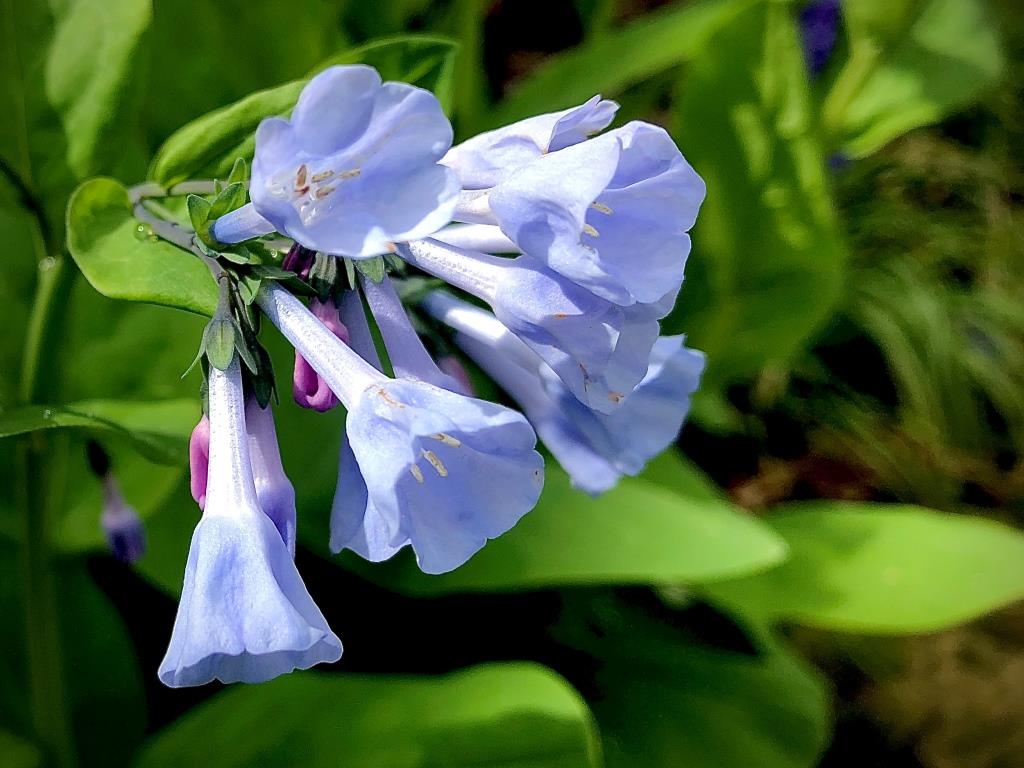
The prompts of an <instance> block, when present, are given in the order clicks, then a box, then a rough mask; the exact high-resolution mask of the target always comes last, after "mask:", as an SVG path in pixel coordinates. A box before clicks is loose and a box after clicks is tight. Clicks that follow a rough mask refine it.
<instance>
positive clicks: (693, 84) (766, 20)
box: [667, 0, 845, 391]
mask: <svg viewBox="0 0 1024 768" xmlns="http://www.w3.org/2000/svg"><path fill="white" fill-rule="evenodd" d="M790 11H791V9H790V8H789V7H788V5H787V4H785V3H778V2H773V1H772V0H765V2H759V3H757V4H755V5H754V6H753V7H751V8H749V9H748V10H746V11H744V12H743V13H742V14H741V15H739V16H738V17H737V18H736V19H735V20H734V21H733V22H732V23H731V24H729V25H727V26H725V27H723V28H721V29H720V30H718V31H717V32H716V33H715V35H713V36H712V38H711V40H710V41H709V44H708V49H709V51H712V52H722V51H728V55H714V54H709V55H708V56H704V57H702V58H699V59H697V60H696V61H694V63H693V65H692V66H691V67H690V69H689V72H688V75H687V77H686V79H685V80H684V81H683V83H682V91H681V95H680V99H679V115H680V130H679V138H678V141H679V145H680V147H681V148H682V150H683V152H684V153H685V154H686V156H687V157H688V158H689V159H690V161H691V162H692V163H693V165H694V167H695V168H696V169H697V171H698V172H699V173H700V174H701V176H703V177H704V180H705V181H706V182H707V186H708V196H707V200H706V201H705V203H704V206H703V209H702V210H701V213H700V216H699V218H698V220H697V226H696V227H695V228H694V232H693V238H694V243H695V247H694V255H693V257H692V258H691V259H690V261H689V263H688V264H687V276H686V283H685V285H684V286H683V295H682V297H681V298H680V300H679V303H678V304H677V308H676V312H675V313H674V314H673V315H672V316H671V317H670V319H669V320H668V321H667V326H668V329H669V330H671V331H677V330H679V329H685V330H686V331H687V332H688V334H689V336H688V339H687V343H688V344H691V345H692V346H693V347H695V348H696V349H701V350H703V351H704V352H706V353H707V356H708V369H707V372H706V373H705V375H704V382H703V388H704V389H706V390H708V391H715V390H719V389H721V388H723V387H724V386H725V385H727V384H728V383H730V382H732V381H735V380H737V379H743V378H748V377H751V376H754V375H756V374H757V373H759V372H760V371H761V370H762V369H763V368H765V367H766V366H769V365H779V364H785V363H786V362H787V361H788V359H789V358H790V357H792V356H793V355H794V354H796V353H797V352H799V351H800V350H801V349H802V348H803V346H804V344H805V343H806V341H807V339H808V338H809V337H810V336H811V334H813V333H814V332H815V331H816V330H817V329H818V328H819V327H820V326H821V324H822V323H823V322H824V321H825V320H826V319H827V318H828V317H830V316H831V313H832V310H833V306H834V304H835V302H836V300H837V299H838V297H839V293H840V287H841V281H842V276H843V266H844V260H845V255H844V248H843V245H842V242H841V239H840V236H839V232H838V228H837V223H836V220H835V215H834V212H833V205H832V196H831V191H830V189H829V186H828V182H827V178H826V175H825V162H824V157H823V153H822V150H821V147H820V146H819V144H818V141H817V140H816V138H815V135H814V122H815V121H814V115H813V113H812V110H811V107H810V101H809V95H808V86H807V73H806V69H805V66H804V60H803V54H802V51H801V47H800V40H799V35H798V32H797V30H796V29H795V26H794V23H793V20H792V18H791V13H790Z"/></svg>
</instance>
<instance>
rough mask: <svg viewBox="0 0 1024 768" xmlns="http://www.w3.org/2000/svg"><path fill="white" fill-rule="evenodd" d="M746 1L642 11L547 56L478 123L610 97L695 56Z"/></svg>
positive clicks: (704, 1)
mask: <svg viewBox="0 0 1024 768" xmlns="http://www.w3.org/2000/svg"><path fill="white" fill-rule="evenodd" d="M749 5H750V2H749V0H700V2H695V3H685V4H681V5H673V6H669V7H667V8H665V9H663V10H659V11H656V12H654V13H649V14H645V15H643V16H642V17H640V18H639V19H638V20H636V21H634V22H632V23H630V24H628V25H627V26H625V27H623V28H622V29H619V30H616V31H614V32H611V33H609V34H607V35H605V36H602V37H598V38H597V39H595V40H593V41H592V42H587V43H584V44H583V45H581V46H580V47H578V48H575V49H573V50H571V51H568V52H566V53H561V54H558V55H556V56H552V57H551V58H550V59H548V60H547V61H546V62H544V64H542V65H541V66H539V67H538V68H537V69H536V70H534V71H533V72H531V73H530V74H529V75H528V76H527V77H526V78H525V79H524V80H523V81H522V82H520V83H518V84H516V85H515V86H514V87H513V89H512V91H511V92H510V93H509V95H508V96H507V97H506V98H505V99H504V100H503V101H502V102H501V103H500V104H499V105H498V106H497V107H496V108H495V109H494V110H493V111H491V112H490V114H487V115H485V116H484V117H483V120H484V123H485V125H484V126H483V127H486V128H493V127H495V126H498V125H503V124H504V123H509V122H512V121H513V120H519V119H521V118H524V117H529V116H531V115H536V114H539V113H542V112H551V111H554V110H558V109H565V108H567V107H571V106H573V105H575V104H579V103H582V102H584V101H586V100H587V99H589V98H590V97H591V96H593V95H594V94H595V93H600V94H603V95H604V96H606V97H612V96H615V95H616V94H618V93H620V92H621V91H623V90H625V89H626V88H628V87H629V86H631V85H633V84H635V83H638V82H641V81H643V80H644V79H646V78H648V77H651V76H652V75H655V74H657V73H659V72H661V71H663V70H666V69H668V68H670V67H673V66H676V65H678V64H681V63H683V62H686V61H689V60H691V59H694V58H696V57H697V56H699V54H700V52H701V51H703V50H704V47H705V45H706V43H707V40H708V37H709V36H710V35H711V34H713V33H714V31H715V30H716V29H718V28H719V27H721V26H723V25H726V24H730V23H732V19H733V18H734V17H735V16H736V15H737V13H738V12H739V11H741V10H742V9H743V8H744V7H747V6H749Z"/></svg>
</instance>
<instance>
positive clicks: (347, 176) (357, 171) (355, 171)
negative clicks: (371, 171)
mask: <svg viewBox="0 0 1024 768" xmlns="http://www.w3.org/2000/svg"><path fill="white" fill-rule="evenodd" d="M362 172H363V171H362V170H361V169H360V168H353V169H352V170H351V171H345V172H344V173H342V174H341V175H340V176H339V177H338V178H339V179H341V181H345V180H346V179H354V178H355V177H356V176H358V175H359V174H360V173H362Z"/></svg>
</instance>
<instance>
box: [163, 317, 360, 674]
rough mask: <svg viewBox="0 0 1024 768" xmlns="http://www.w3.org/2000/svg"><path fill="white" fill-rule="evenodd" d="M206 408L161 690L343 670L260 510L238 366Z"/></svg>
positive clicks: (215, 375) (213, 381)
mask: <svg viewBox="0 0 1024 768" xmlns="http://www.w3.org/2000/svg"><path fill="white" fill-rule="evenodd" d="M328 333H329V332H328ZM209 403H210V454H209V484H208V488H207V493H206V503H205V509H204V511H203V517H202V519H201V520H200V522H199V525H197V526H196V530H195V533H194V534H193V536H192V545H191V547H190V548H189V555H188V564H187V566H186V569H185V582H184V586H183V587H182V595H181V603H180V604H179V606H178V616H177V618H176V619H175V622H174V631H173V633H172V635H171V642H170V646H169V647H168V649H167V654H166V656H165V657H164V660H163V662H162V663H161V664H160V670H159V676H160V680H161V681H162V682H163V683H164V684H165V685H168V686H171V687H180V686H188V685H201V684H203V683H207V682H210V681H211V680H214V679H217V680H220V681H222V682H225V683H228V682H239V681H240V682H248V683H256V682H262V681H264V680H269V679H271V678H273V677H276V676H278V675H280V674H283V673H286V672H290V671H292V670H294V669H306V668H308V667H311V666H313V665H314V664H319V663H320V662H331V661H336V660H337V659H338V658H340V657H341V652H342V647H341V642H340V641H339V640H338V638H337V637H336V636H335V634H334V633H333V632H331V630H330V628H329V627H328V626H327V622H326V621H325V620H324V617H323V614H321V613H320V610H319V609H318V608H317V607H316V605H315V604H314V603H313V600H312V598H310V596H309V593H308V592H307V591H306V587H305V585H303V583H302V580H301V578H300V577H299V574H298V571H296V570H295V564H294V562H293V561H292V557H291V554H290V553H289V551H288V547H287V546H286V545H285V542H284V540H283V539H282V537H281V534H280V532H279V531H278V529H277V528H276V527H275V526H274V523H273V522H272V521H271V520H270V518H269V517H267V515H266V514H264V512H263V510H262V509H260V506H259V501H258V498H257V496H256V488H255V484H254V480H253V472H252V465H251V462H250V456H249V436H248V433H247V431H246V422H245V396H244V395H243V392H242V377H241V371H240V369H239V364H238V358H237V357H236V358H235V359H234V360H233V361H232V362H231V365H230V366H229V367H228V369H227V370H226V371H220V370H218V369H217V368H215V367H213V366H211V367H210V375H209Z"/></svg>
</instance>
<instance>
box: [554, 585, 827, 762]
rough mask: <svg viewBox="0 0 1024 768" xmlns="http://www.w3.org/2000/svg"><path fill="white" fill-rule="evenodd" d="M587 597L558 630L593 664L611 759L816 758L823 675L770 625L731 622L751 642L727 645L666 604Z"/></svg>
mask: <svg viewBox="0 0 1024 768" xmlns="http://www.w3.org/2000/svg"><path fill="white" fill-rule="evenodd" d="M582 599H587V598H582ZM590 600H591V602H590V603H589V604H587V603H584V604H583V605H584V609H585V613H584V614H583V615H581V616H576V617H575V619H576V621H575V622H574V623H573V624H569V623H567V622H566V618H565V617H563V622H562V624H561V625H560V627H559V629H558V630H557V631H558V633H559V635H560V637H561V639H562V640H563V641H564V642H567V643H568V644H569V645H571V646H574V647H575V648H577V649H579V650H580V651H582V652H584V653H586V654H587V655H588V656H590V657H591V658H592V659H594V661H595V664H596V666H597V672H596V675H595V678H594V681H593V685H594V687H595V691H594V695H593V697H592V706H593V709H594V714H595V716H596V717H597V721H598V725H599V726H600V729H601V735H602V740H603V743H604V752H605V760H606V763H607V766H608V768H635V767H636V766H644V768H678V766H700V768H736V767H737V766H757V767H758V768H812V766H815V765H817V761H818V758H819V757H820V754H821V752H822V750H823V749H824V747H825V745H826V744H827V741H828V733H829V725H830V723H829V720H830V714H829V710H830V706H829V700H828V699H829V695H828V691H827V684H826V682H825V680H824V679H823V678H822V676H821V675H820V674H819V673H818V672H817V671H816V670H814V669H813V668H812V667H811V666H810V665H809V664H807V663H806V662H804V661H803V660H802V659H801V658H800V657H799V656H797V655H796V654H795V653H794V652H793V651H792V650H790V649H789V648H788V647H786V646H785V645H784V644H783V643H781V642H780V641H778V640H777V639H776V638H775V637H773V636H772V634H771V633H770V632H769V631H768V630H767V629H766V628H764V627H763V626H758V625H754V624H750V625H736V626H735V627H734V629H735V630H736V631H738V632H741V633H743V634H744V635H745V636H746V642H744V643H742V644H743V645H747V644H749V646H750V647H749V648H747V649H743V650H731V649H728V648H723V647H716V646H712V645H705V644H703V643H699V642H697V641H695V640H694V638H693V636H692V634H691V633H690V632H688V631H686V629H685V628H684V627H681V626H676V623H675V621H676V618H677V617H675V616H674V615H673V612H672V611H671V610H670V609H668V608H667V607H663V608H652V607H646V608H643V607H640V606H637V605H634V604H630V603H629V602H626V601H625V600H622V599H619V600H616V599H614V598H610V597H607V596H599V597H597V598H590ZM571 611H572V604H570V608H569V612H568V613H567V614H566V616H567V617H568V618H569V619H572V618H573V614H572V612H571ZM656 615H657V616H659V618H660V620H659V619H656V618H654V616H656ZM725 620H726V619H724V618H723V619H721V621H725ZM703 621H706V619H704V620H703ZM714 631H715V630H714V629H712V630H711V632H714ZM723 636H724V635H723ZM731 645H735V646H737V647H739V644H737V643H733V644H731Z"/></svg>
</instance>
